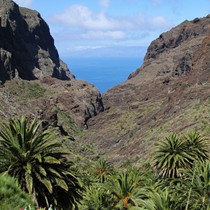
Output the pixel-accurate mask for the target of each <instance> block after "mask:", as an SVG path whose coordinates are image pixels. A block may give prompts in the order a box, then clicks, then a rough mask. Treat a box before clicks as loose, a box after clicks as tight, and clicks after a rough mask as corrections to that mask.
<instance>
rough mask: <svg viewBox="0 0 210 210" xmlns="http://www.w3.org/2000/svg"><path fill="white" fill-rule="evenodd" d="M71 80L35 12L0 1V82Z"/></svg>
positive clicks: (44, 25) (41, 20)
mask: <svg viewBox="0 0 210 210" xmlns="http://www.w3.org/2000/svg"><path fill="white" fill-rule="evenodd" d="M46 76H52V77H55V78H58V79H62V80H70V79H73V77H74V76H73V75H72V74H70V72H69V70H68V68H67V66H66V65H65V64H64V63H63V62H62V61H60V59H59V56H58V52H57V50H56V48H55V46H54V40H53V38H52V36H51V35H50V32H49V27H48V25H47V23H46V22H45V21H44V20H43V19H42V18H41V16H40V14H39V13H38V12H36V11H33V10H30V9H27V8H21V7H18V5H17V4H15V3H14V2H13V1H11V0H0V80H1V81H3V82H4V81H6V80H9V79H13V78H21V79H25V80H34V79H42V78H44V77H46Z"/></svg>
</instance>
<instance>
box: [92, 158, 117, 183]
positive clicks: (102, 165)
mask: <svg viewBox="0 0 210 210" xmlns="http://www.w3.org/2000/svg"><path fill="white" fill-rule="evenodd" d="M113 170H114V169H113V167H112V165H111V164H110V163H109V162H108V161H107V160H105V159H103V158H100V159H98V160H97V161H96V163H95V164H94V175H95V176H96V179H97V181H98V182H99V183H104V182H105V181H106V179H108V178H109V177H110V176H111V175H112V174H113Z"/></svg>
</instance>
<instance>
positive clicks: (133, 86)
mask: <svg viewBox="0 0 210 210" xmlns="http://www.w3.org/2000/svg"><path fill="white" fill-rule="evenodd" d="M209 93H210V16H209V15H208V16H207V17H205V18H200V19H199V18H196V19H194V20H193V21H185V22H183V23H182V24H180V25H179V26H177V27H175V28H173V29H171V31H169V32H166V33H163V34H161V35H160V36H159V38H158V39H156V40H154V41H153V42H152V43H151V45H150V46H149V48H148V51H147V53H146V55H145V59H144V63H143V65H142V66H141V67H140V68H139V69H138V70H137V71H136V72H134V73H132V74H131V75H130V76H129V79H128V80H127V81H126V82H124V83H122V84H120V85H118V86H115V87H113V88H112V89H110V90H109V91H108V92H106V93H105V94H104V95H103V101H104V106H105V112H104V113H101V114H100V115H98V116H96V117H95V118H93V119H91V120H90V122H89V124H90V130H89V131H88V132H87V134H86V135H85V136H84V138H83V140H84V142H87V143H88V144H90V143H91V142H92V143H93V144H94V145H95V146H96V150H98V151H99V152H100V154H103V155H106V156H107V157H108V158H109V159H111V160H112V161H116V162H117V161H119V162H123V161H124V160H127V159H129V160H131V161H137V160H138V161H139V159H140V160H141V159H144V158H148V157H150V156H151V154H150V153H149V152H150V151H151V150H152V148H153V145H154V143H155V142H156V141H158V139H161V138H163V137H164V136H166V135H167V134H168V133H170V132H187V131H189V130H192V129H197V130H199V131H200V132H201V133H204V134H206V135H207V136H209V134H210V120H209V111H210V110H209V107H210V95H209Z"/></svg>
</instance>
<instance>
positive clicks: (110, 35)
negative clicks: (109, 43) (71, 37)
mask: <svg viewBox="0 0 210 210" xmlns="http://www.w3.org/2000/svg"><path fill="white" fill-rule="evenodd" d="M81 37H82V38H84V39H124V38H125V37H126V33H125V32H123V31H88V32H87V33H84V34H82V35H81Z"/></svg>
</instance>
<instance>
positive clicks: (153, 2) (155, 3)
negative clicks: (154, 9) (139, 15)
mask: <svg viewBox="0 0 210 210" xmlns="http://www.w3.org/2000/svg"><path fill="white" fill-rule="evenodd" d="M152 4H153V5H154V6H159V5H160V4H161V0H152Z"/></svg>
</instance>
